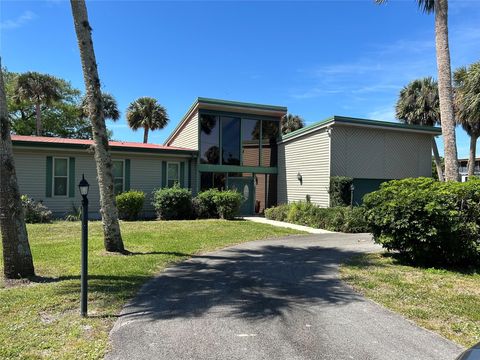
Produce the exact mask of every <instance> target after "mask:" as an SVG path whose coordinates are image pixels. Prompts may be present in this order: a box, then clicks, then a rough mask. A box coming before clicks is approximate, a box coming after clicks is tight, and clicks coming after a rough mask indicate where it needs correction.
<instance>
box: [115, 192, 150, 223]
mask: <svg viewBox="0 0 480 360" xmlns="http://www.w3.org/2000/svg"><path fill="white" fill-rule="evenodd" d="M115 201H116V203H117V208H118V216H119V217H120V219H123V220H137V219H138V217H139V215H140V212H141V211H142V209H143V204H144V202H145V193H144V192H143V191H137V190H130V191H126V192H123V193H121V194H118V195H117V196H116V197H115Z"/></svg>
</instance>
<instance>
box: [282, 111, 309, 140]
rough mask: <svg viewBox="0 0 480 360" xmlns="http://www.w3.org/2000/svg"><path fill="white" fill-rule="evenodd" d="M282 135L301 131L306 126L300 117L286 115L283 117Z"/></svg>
mask: <svg viewBox="0 0 480 360" xmlns="http://www.w3.org/2000/svg"><path fill="white" fill-rule="evenodd" d="M281 126H282V134H283V135H285V134H288V133H291V132H292V131H295V130H298V129H301V128H303V127H304V126H305V122H304V121H303V119H302V118H301V117H300V116H298V115H292V114H286V115H284V116H283V117H282V122H281Z"/></svg>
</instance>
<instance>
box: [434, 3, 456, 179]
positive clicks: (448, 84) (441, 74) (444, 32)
mask: <svg viewBox="0 0 480 360" xmlns="http://www.w3.org/2000/svg"><path fill="white" fill-rule="evenodd" d="M435 45H436V50H437V67H438V95H439V98H440V118H441V124H442V133H443V141H444V148H445V179H446V180H453V181H458V158H457V143H456V136H455V118H454V115H453V90H452V71H451V66H450V48H449V45H448V0H435Z"/></svg>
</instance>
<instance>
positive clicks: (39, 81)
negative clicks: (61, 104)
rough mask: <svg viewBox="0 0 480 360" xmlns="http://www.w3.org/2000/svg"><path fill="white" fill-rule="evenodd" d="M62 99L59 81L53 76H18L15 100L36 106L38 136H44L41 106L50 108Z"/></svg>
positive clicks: (32, 73)
mask: <svg viewBox="0 0 480 360" xmlns="http://www.w3.org/2000/svg"><path fill="white" fill-rule="evenodd" d="M61 97H62V95H61V92H60V85H59V81H58V80H57V79H56V78H55V77H53V76H51V75H47V74H40V73H37V72H32V71H29V72H26V73H23V74H20V75H18V76H17V79H16V82H15V86H14V98H15V101H16V102H17V103H20V102H23V101H27V102H29V103H33V104H35V115H36V131H35V134H36V135H37V136H41V135H42V115H41V106H42V105H46V106H49V105H51V104H52V103H53V102H55V101H59V100H60V99H61Z"/></svg>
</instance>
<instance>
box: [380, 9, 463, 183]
mask: <svg viewBox="0 0 480 360" xmlns="http://www.w3.org/2000/svg"><path fill="white" fill-rule="evenodd" d="M416 1H417V3H418V6H419V7H420V8H421V9H422V10H423V11H424V12H425V13H427V14H431V13H432V12H433V13H435V46H436V53H437V68H438V94H439V99H440V118H441V119H442V134H443V143H444V151H445V178H446V179H447V180H452V181H458V157H457V143H456V135H455V118H454V113H453V111H454V108H453V88H452V70H451V66H450V48H449V45H448V0H416ZM375 2H376V3H377V4H383V3H385V2H387V0H375Z"/></svg>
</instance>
